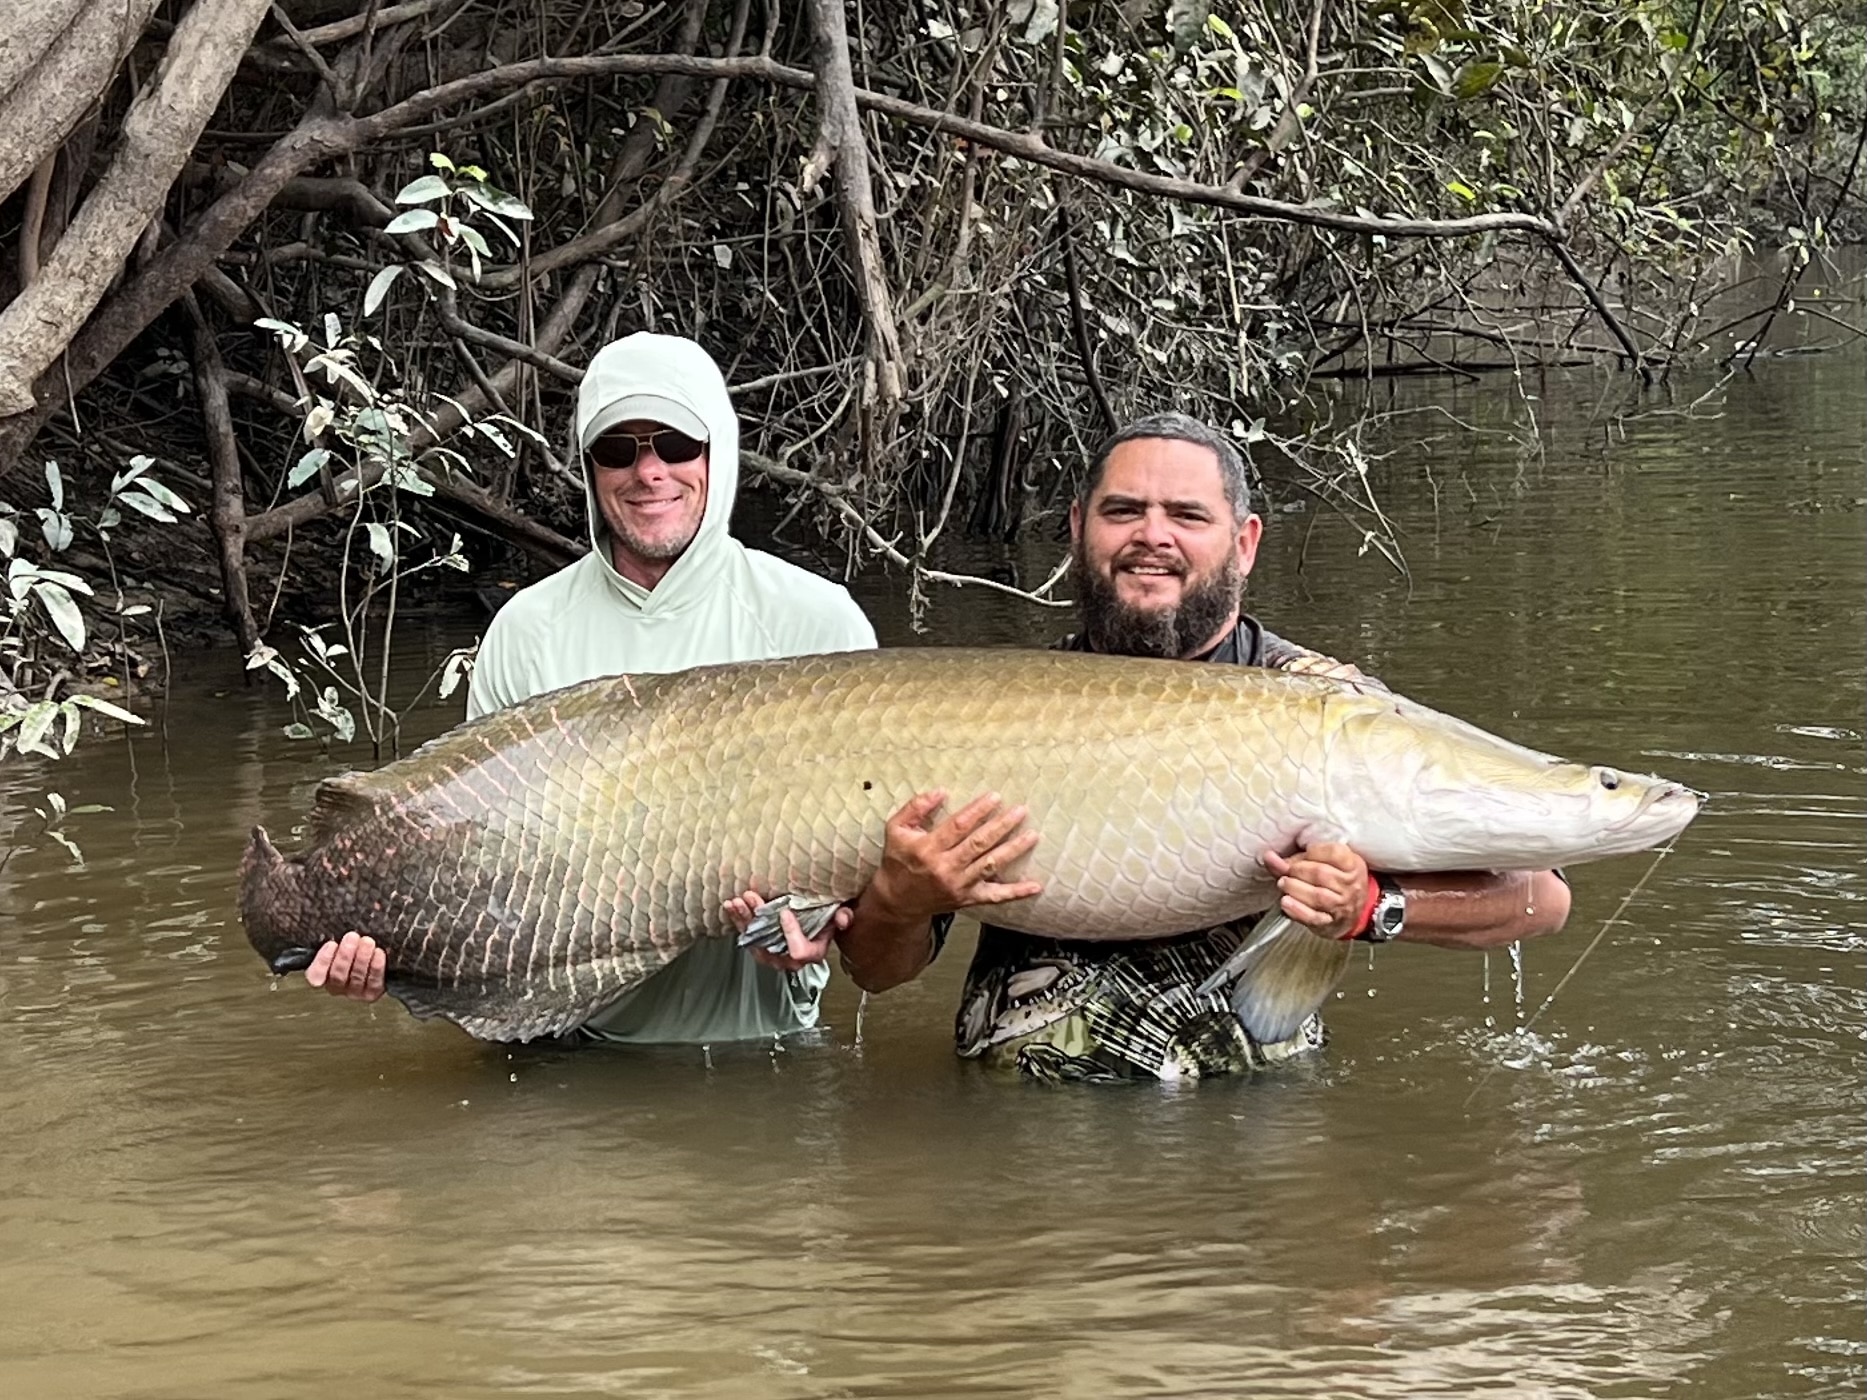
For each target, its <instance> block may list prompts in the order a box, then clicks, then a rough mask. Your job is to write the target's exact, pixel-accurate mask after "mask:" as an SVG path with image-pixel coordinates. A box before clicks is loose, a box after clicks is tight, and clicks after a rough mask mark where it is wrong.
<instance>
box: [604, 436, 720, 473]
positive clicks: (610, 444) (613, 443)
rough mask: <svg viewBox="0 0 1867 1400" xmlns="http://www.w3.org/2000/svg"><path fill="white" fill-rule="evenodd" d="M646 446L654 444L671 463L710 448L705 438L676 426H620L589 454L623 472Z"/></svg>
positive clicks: (659, 453) (657, 454)
mask: <svg viewBox="0 0 1867 1400" xmlns="http://www.w3.org/2000/svg"><path fill="white" fill-rule="evenodd" d="M644 447H650V448H653V449H654V452H655V455H656V456H657V457H659V458H660V459H661V460H662V461H664V462H666V463H667V464H668V465H669V466H671V467H678V466H680V465H681V463H683V462H691V461H693V460H694V459H695V458H696V457H698V456H699V455H700V454H701V453H702V452H705V451H706V450H707V445H706V444H705V443H704V442H700V441H698V440H697V439H695V438H690V437H689V436H687V434H686V433H677V432H676V431H675V430H674V429H672V428H658V429H656V430H655V431H654V432H652V433H629V432H624V431H622V430H621V429H620V428H617V429H612V430H611V431H609V432H607V433H604V434H603V435H602V436H601V437H599V438H598V439H597V440H596V441H595V442H593V443H591V444H590V446H589V448H588V449H587V451H586V454H585V455H586V456H588V457H589V459H590V460H591V461H592V462H594V463H595V464H596V465H597V466H599V467H603V468H606V469H607V470H609V471H613V472H619V471H626V470H627V469H628V468H630V467H632V466H634V465H635V463H636V459H637V458H638V457H640V456H641V455H642V449H643V448H644Z"/></svg>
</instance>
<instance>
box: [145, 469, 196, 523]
mask: <svg viewBox="0 0 1867 1400" xmlns="http://www.w3.org/2000/svg"><path fill="white" fill-rule="evenodd" d="M138 484H139V485H140V486H141V487H142V488H143V490H145V491H147V492H148V493H149V494H150V495H151V496H154V497H155V498H156V499H157V500H158V501H160V502H162V504H163V505H165V506H167V507H168V508H169V509H170V510H178V511H180V512H181V513H182V514H183V515H192V514H193V513H194V510H193V507H191V506H190V505H189V504H188V502H186V501H184V500H183V499H182V498H181V497H180V496H178V495H176V494H175V493H174V492H173V491H171V490H169V488H168V487H166V486H164V485H163V484H162V483H161V482H159V481H157V480H156V479H155V478H154V477H153V476H146V477H144V478H143V479H142V481H141V482H140V483H138Z"/></svg>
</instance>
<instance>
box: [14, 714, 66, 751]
mask: <svg viewBox="0 0 1867 1400" xmlns="http://www.w3.org/2000/svg"><path fill="white" fill-rule="evenodd" d="M57 718H58V706H57V705H56V704H54V703H53V702H52V701H50V700H40V701H38V702H36V703H34V704H32V705H28V706H27V707H26V710H25V712H24V713H23V714H21V715H20V717H19V733H18V734H17V735H15V736H14V739H13V742H14V744H15V746H16V747H18V749H19V751H20V752H21V753H41V754H44V755H45V756H46V757H47V758H57V757H58V755H57V754H56V753H55V752H53V751H52V750H50V749H48V748H46V747H45V743H44V741H45V731H46V730H48V729H50V728H51V727H52V721H53V720H55V719H57Z"/></svg>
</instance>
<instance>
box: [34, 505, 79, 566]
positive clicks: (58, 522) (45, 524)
mask: <svg viewBox="0 0 1867 1400" xmlns="http://www.w3.org/2000/svg"><path fill="white" fill-rule="evenodd" d="M39 532H40V533H41V534H42V535H44V536H45V543H46V547H47V548H48V549H50V550H51V551H52V552H53V553H54V554H63V553H64V552H65V551H66V550H67V549H70V548H71V521H70V520H69V519H68V518H66V515H65V512H64V511H62V510H53V509H52V508H51V507H50V506H40V507H39Z"/></svg>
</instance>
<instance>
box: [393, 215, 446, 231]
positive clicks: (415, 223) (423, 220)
mask: <svg viewBox="0 0 1867 1400" xmlns="http://www.w3.org/2000/svg"><path fill="white" fill-rule="evenodd" d="M440 222H441V216H440V215H439V214H437V213H435V212H434V210H432V209H405V210H403V211H402V212H401V213H400V214H397V215H396V216H395V217H394V218H393V219H391V220H389V222H388V223H387V224H386V225H384V226H383V232H384V233H419V232H420V231H421V230H422V229H426V228H433V227H434V226H435V225H436V224H438V223H440Z"/></svg>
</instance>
